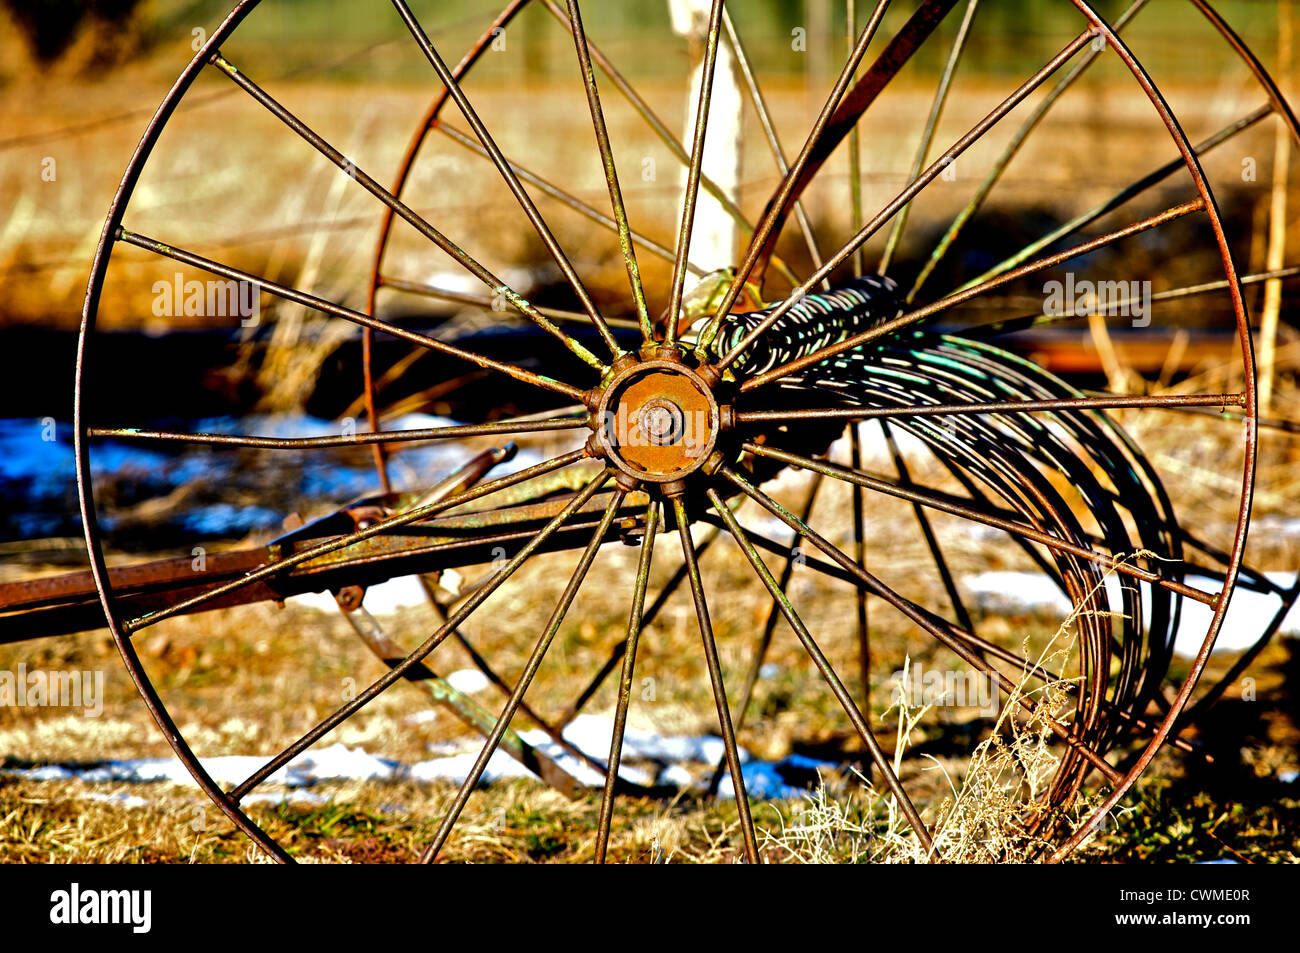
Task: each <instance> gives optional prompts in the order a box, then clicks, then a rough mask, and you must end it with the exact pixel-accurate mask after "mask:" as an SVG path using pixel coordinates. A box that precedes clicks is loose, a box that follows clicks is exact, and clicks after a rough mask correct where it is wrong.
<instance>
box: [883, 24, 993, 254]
mask: <svg viewBox="0 0 1300 953" xmlns="http://www.w3.org/2000/svg"><path fill="white" fill-rule="evenodd" d="M978 8H979V0H969V2H968V3H967V4H966V15H965V16H964V17H962V21H961V26H960V27H958V28H957V36H956V37H955V38H954V39H953V41H952V51H951V52H950V53H949V54H948V62H947V63H946V64H945V65H944V68H943V73H942V74H941V75H940V77H939V87H938V89H937V90H935V94H934V101H933V102H932V103H931V104H930V115H929V116H928V117H927V118H926V121H925V129H924V131H922V133H921V144H920V145H919V146H918V147H917V150H916V159H915V160H914V161H913V163H912V171H911V172H910V173H908V176H907V178H908V180H909V181H910V180H912V179H915V178H916V177H917V176H918V175H920V174H921V172H922V171H924V169H925V160H926V159H927V158H928V157H929V155H930V146H932V145H933V144H934V134H935V131H936V130H937V129H938V128H939V119H940V117H942V116H943V107H944V105H945V104H946V103H947V101H948V91H949V90H950V89H951V88H952V78H953V76H955V75H956V73H957V64H958V63H959V62H960V61H961V55H962V53H963V52H964V51H965V49H966V41H967V39H969V37H970V29H971V24H973V23H974V22H975V11H976V10H977V9H978ZM911 209H912V205H911V203H910V202H909V203H908V204H907V205H904V206H903V207H902V208H901V209H899V210H898V214H897V215H895V216H894V224H893V226H892V227H891V228H890V230H889V237H888V238H887V239H886V240H885V251H884V253H883V254H882V255H881V256H880V265H879V267H878V268H877V269H876V271H877V273H878V274H881V275H884V274H887V273H888V272H889V266H890V265H891V264H892V263H893V260H894V254H895V252H897V251H898V243H899V242H900V241H902V238H903V229H904V228H906V227H907V217H908V214H909V213H910V212H911Z"/></svg>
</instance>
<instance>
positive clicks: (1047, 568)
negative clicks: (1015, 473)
mask: <svg viewBox="0 0 1300 953" xmlns="http://www.w3.org/2000/svg"><path fill="white" fill-rule="evenodd" d="M939 461H940V462H941V463H942V464H943V466H944V469H945V470H947V471H948V472H949V473H951V474H952V477H953V479H954V480H956V481H957V482H958V483H960V484H961V487H962V489H964V490H965V491H966V492H967V493H968V494H969V495H970V502H971V504H972V505H974V506H982V507H984V508H986V509H989V508H992V506H993V501H992V500H990V499H989V497H988V495H987V494H986V493H985V492H984V491H983V490H981V489H980V488H979V486H978V485H977V484H976V483H975V481H974V480H972V479H971V478H970V477H969V476H967V475H966V474H965V473H964V472H962V469H961V468H960V467H959V466H957V465H956V464H955V463H954V462H953V461H951V460H948V459H946V458H944V457H939ZM855 469H861V468H860V467H855ZM1011 538H1012V539H1013V540H1014V541H1015V543H1016V545H1017V546H1019V547H1020V549H1021V551H1022V552H1024V553H1025V555H1027V556H1028V557H1029V558H1030V559H1032V560H1033V561H1034V563H1035V564H1036V565H1037V566H1038V569H1039V571H1040V572H1042V574H1043V575H1044V576H1046V577H1047V578H1048V579H1050V580H1052V582H1053V583H1054V584H1055V585H1056V588H1057V589H1059V590H1061V593H1062V594H1063V595H1065V596H1066V597H1067V598H1068V597H1069V588H1068V587H1067V586H1066V584H1065V579H1064V578H1063V577H1062V576H1061V571H1060V569H1058V568H1057V567H1056V565H1055V564H1054V563H1053V562H1052V561H1051V560H1050V559H1048V558H1047V557H1045V556H1044V555H1043V554H1042V553H1041V552H1039V550H1038V549H1037V548H1036V547H1035V546H1034V544H1033V543H1031V542H1030V541H1029V540H1027V539H1023V538H1022V537H1020V536H1012V537H1011Z"/></svg>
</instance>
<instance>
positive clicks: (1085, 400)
mask: <svg viewBox="0 0 1300 953" xmlns="http://www.w3.org/2000/svg"><path fill="white" fill-rule="evenodd" d="M1245 397H1246V395H1245V394H1242V393H1227V394H1109V393H1096V395H1095V396H1087V397H1060V398H1049V399H1046V400H998V401H989V402H987V403H974V402H972V403H961V404H919V405H917V406H914V407H826V408H812V409H806V410H741V411H737V412H736V422H737V423H738V424H747V423H761V422H764V421H772V420H853V421H867V420H891V419H896V418H917V417H960V416H964V415H965V416H972V415H983V414H1012V413H1040V412H1061V411H1088V410H1115V409H1123V408H1128V409H1136V408H1161V409H1168V408H1175V407H1224V408H1227V407H1240V406H1243V405H1244V404H1245Z"/></svg>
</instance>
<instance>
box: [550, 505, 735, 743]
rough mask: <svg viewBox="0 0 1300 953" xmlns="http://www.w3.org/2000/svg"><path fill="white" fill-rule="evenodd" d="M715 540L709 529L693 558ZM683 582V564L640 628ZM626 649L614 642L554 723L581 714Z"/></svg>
mask: <svg viewBox="0 0 1300 953" xmlns="http://www.w3.org/2000/svg"><path fill="white" fill-rule="evenodd" d="M717 538H718V530H717V529H713V530H711V531H710V532H709V534H708V535H707V536H706V537H704V539H703V540H702V541H701V542H700V543H699V545H697V546H696V547H695V558H696V559H699V558H700V557H701V556H703V555H704V553H705V551H706V550H708V548H709V547H710V546H712V545H713V543H714V541H715V540H716V539H717ZM685 581H686V564H685V563H683V564H682V565H681V566H679V567H678V568H677V571H676V572H674V573H673V575H672V578H671V579H669V580H668V581H667V582H666V583H664V585H663V588H662V589H660V590H659V594H658V595H657V596H655V600H654V602H652V603H650V608H649V609H647V610H646V611H645V615H644V616H643V617H642V619H641V628H642V629H645V628H646V627H647V626H649V625H650V623H652V622H653V621H654V620H655V619H657V618H658V617H659V613H660V612H661V611H663V608H664V606H666V605H667V604H668V600H669V598H671V597H672V594H673V593H674V592H676V591H677V590H678V588H679V587H680V586H681V584H682V583H683V582H685ZM626 650H627V642H626V640H624V639H619V640H618V642H616V643H614V647H613V650H612V651H611V652H610V653H609V658H607V659H605V663H604V664H603V665H601V667H600V670H599V671H597V672H596V674H595V675H594V676H592V679H591V681H590V682H588V683H587V687H586V688H584V689H583V690H582V691H581V692H579V693H578V697H577V698H575V699H574V700H573V703H572V704H571V705H570V706H569V707H568V708H566V709H565V711H564V714H562V715H561V716H560V717H559V718H558V719H556V724H558V725H559V726H560V727H561V728H563V727H564V726H565V725H568V724H569V723H570V722H571V721H573V719H575V718H577V717H578V715H579V714H580V713H581V712H582V709H583V708H584V707H586V705H587V703H588V702H589V701H591V699H592V697H593V696H594V695H595V694H596V692H597V691H599V689H600V686H601V685H603V684H604V682H605V679H607V678H608V677H609V676H610V673H612V672H613V671H614V669H615V668H616V667H618V663H619V662H620V661H621V660H622V658H623V653H624V652H625V651H626Z"/></svg>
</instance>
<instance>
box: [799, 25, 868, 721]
mask: <svg viewBox="0 0 1300 953" xmlns="http://www.w3.org/2000/svg"><path fill="white" fill-rule="evenodd" d="M852 7H853V3H852V2H850V3H849V8H850V9H852ZM848 430H849V466H851V467H852V468H853V469H854V470H861V469H862V434H861V432H860V429H859V427H858V425H857V424H856V423H853V424H850V425H849V428H848ZM849 491H850V492H851V493H852V495H853V561H854V562H856V563H857V564H858V565H859V566H861V567H862V568H863V569H866V568H867V541H866V533H867V527H866V516H867V510H866V496H867V494H866V491H865V490H864V489H863V488H862V487H860V486H851V487H849ZM804 522H805V523H806V522H808V521H807V520H804ZM853 603H854V608H855V609H857V621H858V671H859V672H860V673H861V676H862V704H863V705H865V706H866V708H867V710H868V711H870V710H871V639H870V629H869V626H868V624H867V623H868V615H867V592H866V590H865V589H863V588H862V587H861V586H854V587H853Z"/></svg>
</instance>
